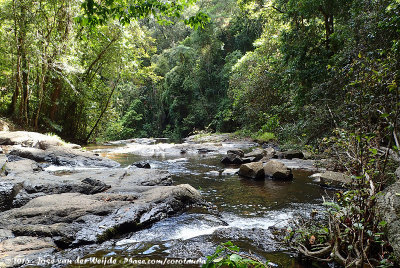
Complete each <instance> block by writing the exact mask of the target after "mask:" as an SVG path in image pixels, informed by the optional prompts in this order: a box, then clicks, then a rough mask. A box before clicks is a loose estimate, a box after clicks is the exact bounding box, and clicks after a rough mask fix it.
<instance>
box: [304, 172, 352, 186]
mask: <svg viewBox="0 0 400 268" xmlns="http://www.w3.org/2000/svg"><path fill="white" fill-rule="evenodd" d="M311 178H313V179H314V181H316V182H318V183H319V184H321V185H322V186H332V187H337V188H347V187H349V186H350V185H351V184H352V179H351V177H350V176H348V175H346V174H343V173H340V172H334V171H325V172H322V173H316V174H313V175H312V176H311Z"/></svg>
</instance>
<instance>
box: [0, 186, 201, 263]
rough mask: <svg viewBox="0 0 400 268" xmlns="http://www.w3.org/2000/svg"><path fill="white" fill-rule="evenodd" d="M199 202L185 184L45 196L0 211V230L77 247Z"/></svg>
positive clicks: (142, 225)
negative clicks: (49, 239)
mask: <svg viewBox="0 0 400 268" xmlns="http://www.w3.org/2000/svg"><path fill="white" fill-rule="evenodd" d="M200 201H201V196H200V194H199V192H198V191H197V190H196V189H194V188H193V187H191V186H190V185H187V184H184V185H178V186H169V187H165V186H158V187H136V188H131V189H129V191H126V192H120V191H112V189H111V191H108V192H104V193H98V194H94V195H85V194H80V193H64V194H55V195H46V196H41V197H37V198H35V199H33V200H31V201H30V202H29V203H27V204H26V205H24V206H23V207H21V208H14V209H11V210H8V211H5V212H2V213H0V229H7V230H10V231H12V233H13V234H18V236H33V237H41V238H45V237H48V238H51V239H52V241H54V243H55V244H56V245H57V246H58V247H59V248H69V247H77V246H80V245H83V244H94V243H101V242H103V241H106V240H109V239H111V238H114V237H116V236H118V235H121V234H123V233H127V232H132V231H135V230H138V229H140V228H144V227H147V226H149V225H151V224H152V223H154V222H156V221H159V220H162V219H164V218H166V217H168V216H170V215H173V214H175V213H177V212H179V211H182V210H183V209H184V208H185V207H186V206H187V205H190V204H195V203H197V202H200ZM5 241H8V240H5ZM5 241H4V242H5ZM3 256H4V255H3ZM0 259H1V256H0Z"/></svg>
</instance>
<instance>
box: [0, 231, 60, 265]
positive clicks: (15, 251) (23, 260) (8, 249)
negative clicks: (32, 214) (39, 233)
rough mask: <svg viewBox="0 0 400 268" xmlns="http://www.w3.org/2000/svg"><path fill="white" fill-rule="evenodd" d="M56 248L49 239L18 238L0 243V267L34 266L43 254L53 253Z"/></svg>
mask: <svg viewBox="0 0 400 268" xmlns="http://www.w3.org/2000/svg"><path fill="white" fill-rule="evenodd" d="M56 249H57V246H56V245H55V244H54V242H53V241H52V240H51V239H50V238H38V237H32V236H19V237H15V238H10V239H7V240H4V241H2V242H0V267H14V266H20V265H22V264H30V263H31V264H34V263H35V259H37V258H38V256H40V255H43V254H51V253H53V252H55V251H56Z"/></svg>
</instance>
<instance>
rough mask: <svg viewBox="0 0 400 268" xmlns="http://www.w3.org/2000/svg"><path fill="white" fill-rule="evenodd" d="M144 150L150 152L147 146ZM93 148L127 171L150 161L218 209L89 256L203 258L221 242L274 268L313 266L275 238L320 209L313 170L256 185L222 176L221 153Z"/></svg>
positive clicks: (193, 212)
mask: <svg viewBox="0 0 400 268" xmlns="http://www.w3.org/2000/svg"><path fill="white" fill-rule="evenodd" d="M141 146H142V147H143V148H142V149H143V150H142V151H144V152H146V148H147V147H146V146H147V145H146V144H144V145H143V144H142V145H141ZM148 146H151V145H148ZM247 147H248V146H247ZM89 149H90V150H94V151H96V150H97V151H98V152H99V153H101V154H102V155H103V156H106V157H109V158H111V159H113V160H116V161H118V162H119V163H121V165H122V166H123V167H124V166H125V167H126V166H128V165H131V164H132V163H134V162H138V161H146V162H148V163H150V165H151V168H153V169H163V170H168V171H169V172H170V173H171V175H172V178H173V180H174V184H175V185H177V184H184V183H188V184H190V185H192V186H193V187H194V188H196V189H198V190H199V191H200V192H201V194H202V196H203V197H204V199H205V200H206V201H207V202H210V203H211V204H213V205H215V210H209V209H208V210H207V209H205V208H200V207H194V208H190V209H189V210H188V211H186V212H184V213H182V214H180V215H177V216H174V217H171V218H167V219H165V220H162V221H160V222H158V223H156V224H154V225H153V226H152V227H151V228H149V229H145V230H142V231H138V232H135V233H131V234H129V235H127V236H125V237H122V238H120V239H117V240H115V241H113V242H112V243H107V244H106V245H103V246H102V247H101V249H99V250H97V251H95V252H94V253H93V254H90V255H89V256H88V257H90V256H96V257H98V258H103V257H104V258H111V257H113V258H124V259H125V258H126V259H127V260H144V259H150V260H166V258H169V259H172V260H174V259H175V258H180V259H199V258H203V259H204V256H206V255H209V254H212V253H213V252H214V250H215V248H216V247H217V245H218V244H220V243H221V242H226V241H232V242H233V243H234V244H236V245H238V246H239V247H240V248H241V249H242V250H243V251H245V252H249V251H250V252H251V254H253V255H255V256H257V258H260V259H263V260H269V261H270V262H271V263H272V264H273V266H278V267H309V265H310V264H308V265H301V264H300V263H299V262H298V261H297V260H296V258H295V257H294V253H293V252H291V251H289V250H288V249H287V248H286V246H285V245H284V244H281V243H280V242H278V241H277V240H276V239H275V238H274V234H273V231H271V230H274V229H273V227H278V228H280V227H285V226H287V225H288V223H289V221H291V220H293V219H294V218H296V217H303V218H304V217H309V215H310V214H311V211H312V210H313V209H316V208H317V209H318V208H321V205H320V204H321V203H322V196H323V195H325V194H326V193H325V190H324V189H322V188H321V187H320V186H319V185H317V184H315V183H313V182H312V181H311V180H310V179H309V178H308V176H309V175H310V174H311V173H310V172H307V171H294V179H293V180H292V181H275V180H270V179H266V180H263V181H255V180H250V179H245V178H241V177H239V176H238V175H235V174H231V173H229V172H228V173H223V171H224V170H225V169H226V168H227V167H225V166H224V165H223V164H221V163H220V159H221V157H222V155H221V154H220V153H219V152H216V153H211V154H207V153H206V154H154V153H153V154H151V153H143V154H140V155H139V154H138V152H137V151H134V152H132V151H130V152H129V150H128V153H127V152H124V151H123V150H121V147H119V146H116V145H112V146H101V147H98V146H97V147H96V146H94V147H90V148H89ZM247 149H249V148H247ZM228 168H230V167H228ZM228 171H229V170H228ZM127 266H131V265H129V264H127ZM156 266H157V265H155V264H153V265H150V266H149V267H156ZM198 266H199V265H194V266H193V267H198ZM140 267H143V265H140ZM173 267H179V265H173ZM185 267H188V266H185Z"/></svg>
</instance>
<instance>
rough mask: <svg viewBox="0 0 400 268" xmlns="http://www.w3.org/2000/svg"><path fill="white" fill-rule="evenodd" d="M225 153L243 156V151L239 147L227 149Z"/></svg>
mask: <svg viewBox="0 0 400 268" xmlns="http://www.w3.org/2000/svg"><path fill="white" fill-rule="evenodd" d="M227 154H234V155H237V156H239V157H244V152H243V150H241V149H232V150H228V152H227Z"/></svg>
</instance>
